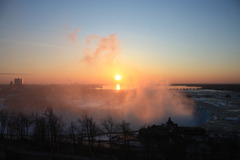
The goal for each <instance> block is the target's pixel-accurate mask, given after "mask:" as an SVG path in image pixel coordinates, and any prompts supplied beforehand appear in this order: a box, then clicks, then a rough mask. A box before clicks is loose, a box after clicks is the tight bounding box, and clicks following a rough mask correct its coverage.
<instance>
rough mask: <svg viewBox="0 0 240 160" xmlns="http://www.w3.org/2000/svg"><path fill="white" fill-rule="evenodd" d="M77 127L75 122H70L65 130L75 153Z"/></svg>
mask: <svg viewBox="0 0 240 160" xmlns="http://www.w3.org/2000/svg"><path fill="white" fill-rule="evenodd" d="M77 129H78V128H77V125H76V123H75V122H73V121H71V123H70V126H69V127H68V129H67V132H68V134H69V136H70V139H71V141H72V142H73V147H74V151H75V152H76V140H77V132H78V130H77Z"/></svg>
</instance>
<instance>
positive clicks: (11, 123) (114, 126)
mask: <svg viewBox="0 0 240 160" xmlns="http://www.w3.org/2000/svg"><path fill="white" fill-rule="evenodd" d="M99 122H100V123H97V121H95V120H94V119H93V117H91V116H88V115H85V116H83V117H80V118H78V119H77V120H76V121H71V122H68V123H67V122H64V121H63V119H62V116H59V115H57V114H55V113H54V110H53V108H52V107H47V108H46V109H45V111H44V112H43V113H42V114H39V113H24V112H21V111H20V112H10V111H8V110H0V138H1V139H12V140H28V141H29V140H32V141H34V142H35V143H37V144H38V145H39V146H43V147H44V146H47V147H49V148H51V149H54V148H56V147H57V146H58V145H59V144H61V143H63V142H69V143H71V144H73V146H74V149H76V146H77V145H87V146H88V147H89V148H90V149H93V146H94V143H95V142H96V140H97V137H98V136H100V135H102V136H105V137H107V139H108V146H109V147H110V148H111V147H112V143H113V141H114V140H118V141H119V142H123V144H125V145H126V144H127V143H128V140H129V138H130V137H131V136H132V131H131V128H130V123H128V122H126V121H124V120H123V121H121V122H116V121H115V120H114V119H113V118H112V117H111V116H106V117H105V118H103V119H100V121H99Z"/></svg>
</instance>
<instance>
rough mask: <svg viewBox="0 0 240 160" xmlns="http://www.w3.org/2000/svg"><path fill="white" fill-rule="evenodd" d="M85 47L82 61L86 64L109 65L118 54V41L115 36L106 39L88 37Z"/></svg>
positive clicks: (95, 36)
mask: <svg viewBox="0 0 240 160" xmlns="http://www.w3.org/2000/svg"><path fill="white" fill-rule="evenodd" d="M86 46H87V48H86V49H85V56H84V58H83V61H84V62H86V63H87V64H96V63H106V64H109V65H111V64H112V63H113V61H114V59H115V57H116V56H117V55H118V54H119V45H118V39H117V35H115V34H111V35H109V36H107V37H101V36H98V35H91V36H88V37H87V38H86Z"/></svg>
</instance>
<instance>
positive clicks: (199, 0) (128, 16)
mask: <svg viewBox="0 0 240 160" xmlns="http://www.w3.org/2000/svg"><path fill="white" fill-rule="evenodd" d="M116 74H120V75H122V81H123V82H125V83H131V82H134V81H135V80H136V79H138V80H139V79H141V80H144V81H149V80H150V79H151V80H152V79H154V80H156V81H160V82H163V83H240V2H239V1H238V0H121V1H119V0H51V1H49V0H41V1H39V0H21V1H20V0H2V1H0V83H10V81H11V80H13V78H15V77H21V78H24V81H25V83H26V84H27V83H29V84H34V83H36V84H40V83H41V84H43V83H67V84H69V83H83V84H88V83H101V84H102V83H104V84H107V83H114V76H115V75H116Z"/></svg>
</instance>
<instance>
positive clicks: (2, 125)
mask: <svg viewBox="0 0 240 160" xmlns="http://www.w3.org/2000/svg"><path fill="white" fill-rule="evenodd" d="M7 123H8V111H6V110H1V111H0V133H1V136H2V137H3V136H4V134H5V130H6V126H7Z"/></svg>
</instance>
